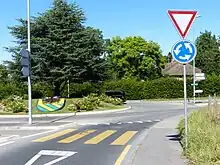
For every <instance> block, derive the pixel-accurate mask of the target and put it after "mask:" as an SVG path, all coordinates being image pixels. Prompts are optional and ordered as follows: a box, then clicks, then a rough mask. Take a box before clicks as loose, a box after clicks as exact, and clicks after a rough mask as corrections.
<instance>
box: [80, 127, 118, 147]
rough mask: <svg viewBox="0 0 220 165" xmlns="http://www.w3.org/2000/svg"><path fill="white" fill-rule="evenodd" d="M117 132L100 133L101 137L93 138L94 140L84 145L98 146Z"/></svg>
mask: <svg viewBox="0 0 220 165" xmlns="http://www.w3.org/2000/svg"><path fill="white" fill-rule="evenodd" d="M115 132H117V131H116V130H107V131H105V132H103V133H100V134H99V135H97V136H95V137H93V138H92V139H90V140H88V141H86V142H85V143H84V144H98V143H100V142H101V141H102V140H104V139H106V138H107V137H109V136H110V135H112V134H113V133H115Z"/></svg>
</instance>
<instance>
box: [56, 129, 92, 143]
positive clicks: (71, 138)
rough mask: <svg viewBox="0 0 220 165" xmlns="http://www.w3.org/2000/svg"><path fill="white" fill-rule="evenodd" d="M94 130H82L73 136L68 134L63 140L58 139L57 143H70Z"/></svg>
mask: <svg viewBox="0 0 220 165" xmlns="http://www.w3.org/2000/svg"><path fill="white" fill-rule="evenodd" d="M95 131H96V130H86V131H83V132H80V133H77V134H75V135H73V136H70V137H68V138H66V139H63V140H60V141H59V143H72V142H74V141H76V140H78V139H80V138H83V137H84V136H87V135H89V134H91V133H93V132H95Z"/></svg>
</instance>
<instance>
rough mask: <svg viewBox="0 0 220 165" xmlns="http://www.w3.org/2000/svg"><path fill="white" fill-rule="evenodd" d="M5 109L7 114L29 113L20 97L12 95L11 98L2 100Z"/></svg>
mask: <svg viewBox="0 0 220 165" xmlns="http://www.w3.org/2000/svg"><path fill="white" fill-rule="evenodd" d="M1 103H2V105H3V109H4V111H6V112H13V113H19V112H27V106H26V104H25V102H24V100H23V99H22V97H20V96H15V95H12V96H10V97H9V98H7V99H5V100H2V102H1Z"/></svg>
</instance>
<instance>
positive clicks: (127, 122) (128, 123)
mask: <svg viewBox="0 0 220 165" xmlns="http://www.w3.org/2000/svg"><path fill="white" fill-rule="evenodd" d="M125 123H128V124H132V123H133V122H131V121H129V122H125Z"/></svg>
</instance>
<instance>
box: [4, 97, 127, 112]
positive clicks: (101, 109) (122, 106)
mask: <svg viewBox="0 0 220 165" xmlns="http://www.w3.org/2000/svg"><path fill="white" fill-rule="evenodd" d="M76 99H77V98H74V99H66V103H65V107H64V108H63V109H61V110H59V111H55V112H40V111H38V110H37V108H36V106H37V101H38V99H33V100H32V113H33V114H59V113H73V112H72V111H69V110H68V109H67V107H68V105H70V104H72V101H73V100H76ZM25 103H26V104H27V105H28V101H27V100H25ZM104 105H105V106H104V107H99V108H98V109H95V110H93V111H104V110H112V109H121V108H124V105H120V106H116V105H113V104H108V103H105V104H104ZM26 114H27V113H25V112H21V113H12V112H0V115H26Z"/></svg>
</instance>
